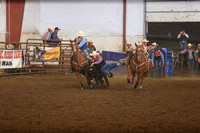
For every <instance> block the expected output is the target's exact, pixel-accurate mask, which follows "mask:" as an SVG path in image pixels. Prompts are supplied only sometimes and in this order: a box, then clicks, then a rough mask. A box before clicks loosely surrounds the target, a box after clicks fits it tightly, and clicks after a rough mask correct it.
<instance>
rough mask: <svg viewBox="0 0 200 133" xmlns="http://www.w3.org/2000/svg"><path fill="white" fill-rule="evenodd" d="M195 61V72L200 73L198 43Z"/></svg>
mask: <svg viewBox="0 0 200 133" xmlns="http://www.w3.org/2000/svg"><path fill="white" fill-rule="evenodd" d="M195 61H196V63H197V72H198V73H200V43H198V45H197V50H196V56H195Z"/></svg>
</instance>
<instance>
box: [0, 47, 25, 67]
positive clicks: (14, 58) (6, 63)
mask: <svg viewBox="0 0 200 133" xmlns="http://www.w3.org/2000/svg"><path fill="white" fill-rule="evenodd" d="M21 67H22V50H0V68H21Z"/></svg>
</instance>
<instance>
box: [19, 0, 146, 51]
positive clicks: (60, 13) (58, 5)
mask: <svg viewBox="0 0 200 133" xmlns="http://www.w3.org/2000/svg"><path fill="white" fill-rule="evenodd" d="M143 14H144V1H141V0H127V32H126V34H127V41H131V42H132V43H134V42H138V41H141V40H142V39H143V31H144V29H143V25H144V15H143ZM56 26H58V27H59V28H61V29H62V30H61V31H60V32H59V36H60V37H61V38H64V39H71V38H75V37H76V32H77V31H78V30H83V31H85V32H86V38H87V39H89V40H90V39H91V40H93V41H94V44H95V45H96V47H97V49H98V50H110V51H118V52H121V51H122V32H123V0H108V1H106V0H103V1H97V0H95V1H90V0H89V1H88V0H84V1H83V0H82V1H81V0H76V1H63V0H59V1H46V0H37V1H32V0H26V5H25V12H24V20H23V27H22V36H21V41H25V40H26V39H27V38H41V36H42V35H43V34H44V32H45V31H46V30H47V28H48V27H56Z"/></svg>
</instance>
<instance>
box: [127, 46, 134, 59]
mask: <svg viewBox="0 0 200 133" xmlns="http://www.w3.org/2000/svg"><path fill="white" fill-rule="evenodd" d="M130 55H133V48H132V47H131V43H130V42H128V43H127V48H126V57H128V56H130Z"/></svg>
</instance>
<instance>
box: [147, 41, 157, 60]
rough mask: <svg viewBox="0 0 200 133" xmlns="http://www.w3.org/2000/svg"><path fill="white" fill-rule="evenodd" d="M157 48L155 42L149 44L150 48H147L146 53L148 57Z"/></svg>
mask: <svg viewBox="0 0 200 133" xmlns="http://www.w3.org/2000/svg"><path fill="white" fill-rule="evenodd" d="M157 46H158V44H157V43H156V42H154V43H152V44H151V47H149V50H148V53H149V55H150V57H151V56H152V53H153V51H154V50H155V48H156V47H157Z"/></svg>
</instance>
